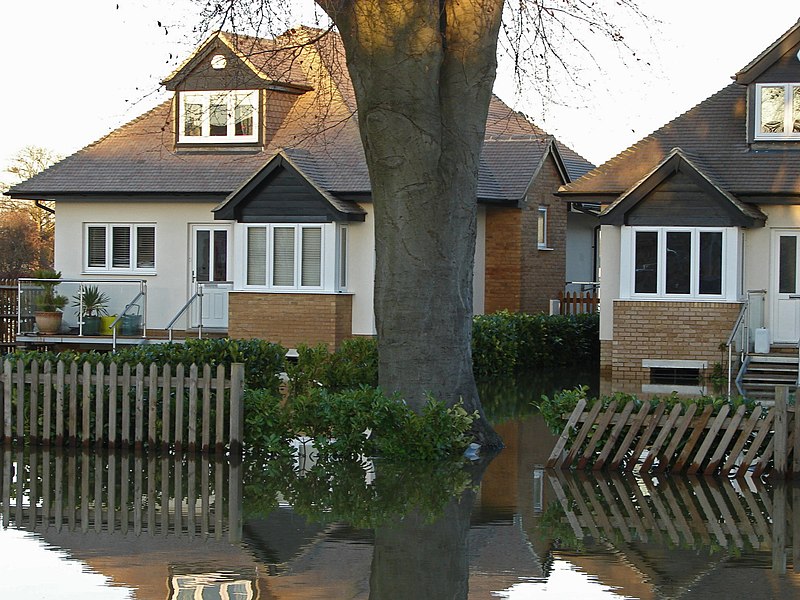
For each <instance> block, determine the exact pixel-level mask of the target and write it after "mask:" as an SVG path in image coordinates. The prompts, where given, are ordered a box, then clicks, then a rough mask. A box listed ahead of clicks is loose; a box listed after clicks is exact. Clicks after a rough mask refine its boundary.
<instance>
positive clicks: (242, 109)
mask: <svg viewBox="0 0 800 600" xmlns="http://www.w3.org/2000/svg"><path fill="white" fill-rule="evenodd" d="M254 96H255V94H253V93H250V94H237V95H236V96H235V100H234V102H235V103H236V106H235V108H234V124H235V128H234V135H253V113H254V110H255V109H254V106H253V101H254V99H255V98H254Z"/></svg>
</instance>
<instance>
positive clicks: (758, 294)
mask: <svg viewBox="0 0 800 600" xmlns="http://www.w3.org/2000/svg"><path fill="white" fill-rule="evenodd" d="M766 296H767V290H747V296H746V297H745V300H744V302H743V304H742V308H741V309H740V310H739V315H738V316H737V317H736V321H735V322H734V324H733V327H732V328H731V332H730V334H729V335H728V340H727V342H726V346H727V350H728V397H729V398H730V396H731V386H732V384H733V349H734V345H735V346H736V351H737V354H738V355H739V362H740V364H742V365H744V364H745V361H746V359H747V356H748V354H749V353H750V351H751V347H752V345H753V339H752V334H751V332H752V330H753V329H758V328H761V327H763V326H764V305H765V302H766ZM737 387H739V385H738V380H737ZM739 392H740V393H741V389H740V390H739Z"/></svg>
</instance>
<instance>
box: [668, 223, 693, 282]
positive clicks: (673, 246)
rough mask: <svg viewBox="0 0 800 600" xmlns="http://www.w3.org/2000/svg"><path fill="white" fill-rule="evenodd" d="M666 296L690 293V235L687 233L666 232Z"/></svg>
mask: <svg viewBox="0 0 800 600" xmlns="http://www.w3.org/2000/svg"><path fill="white" fill-rule="evenodd" d="M666 269H667V281H666V289H665V290H664V291H665V293H667V294H689V293H691V291H692V288H691V285H692V234H691V233H690V232H688V231H668V232H667V260H666Z"/></svg>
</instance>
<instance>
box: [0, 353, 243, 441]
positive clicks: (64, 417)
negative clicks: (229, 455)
mask: <svg viewBox="0 0 800 600" xmlns="http://www.w3.org/2000/svg"><path fill="white" fill-rule="evenodd" d="M243 387H244V365H243V364H241V363H234V364H233V365H231V369H230V373H226V370H225V367H224V366H222V365H220V366H218V367H217V368H216V369H212V368H211V366H209V365H203V366H201V367H198V366H197V365H191V366H190V367H188V368H187V367H185V366H184V365H182V364H179V365H177V366H175V367H172V366H171V365H169V364H167V365H164V366H163V367H159V366H158V365H156V364H151V365H149V366H147V367H145V365H143V364H137V365H133V366H132V365H130V364H128V363H124V364H122V365H117V364H116V363H111V364H110V365H108V366H106V365H104V364H103V363H102V362H99V363H97V364H96V365H92V364H91V363H90V362H88V361H87V362H84V363H82V364H80V365H79V363H77V362H70V363H65V362H64V361H59V362H57V363H55V364H53V363H51V361H49V360H48V361H45V362H44V363H43V364H41V365H40V364H39V363H38V362H37V361H35V360H34V361H31V362H30V364H29V365H27V366H26V365H25V364H24V363H23V361H22V360H17V361H12V360H5V361H4V362H3V363H2V372H0V413H1V414H2V419H0V440H3V441H4V442H5V443H10V442H12V441H17V442H25V443H32V444H42V445H57V446H62V445H70V446H84V447H86V446H90V445H94V446H96V447H112V448H113V447H123V448H126V447H134V448H137V449H140V448H142V447H143V446H144V445H146V446H147V447H149V448H156V447H161V448H171V449H174V450H176V451H181V450H188V451H190V452H193V451H196V450H200V451H202V452H207V451H210V450H211V449H216V451H217V452H220V451H222V450H223V449H224V448H226V447H227V448H228V449H230V450H231V451H232V452H235V451H237V450H238V449H239V448H241V444H242V436H243V426H244V413H243V406H242V390H243Z"/></svg>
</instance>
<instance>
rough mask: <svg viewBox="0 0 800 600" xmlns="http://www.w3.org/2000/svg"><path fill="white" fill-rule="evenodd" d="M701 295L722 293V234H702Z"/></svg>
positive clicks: (711, 232)
mask: <svg viewBox="0 0 800 600" xmlns="http://www.w3.org/2000/svg"><path fill="white" fill-rule="evenodd" d="M699 292H700V293H701V294H721V293H722V232H721V231H701V232H700V287H699Z"/></svg>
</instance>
